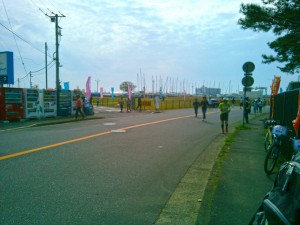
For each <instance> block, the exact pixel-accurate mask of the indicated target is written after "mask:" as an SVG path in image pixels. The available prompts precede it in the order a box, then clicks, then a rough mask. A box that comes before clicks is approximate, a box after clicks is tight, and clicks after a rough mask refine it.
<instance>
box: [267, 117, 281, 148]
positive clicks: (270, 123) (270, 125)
mask: <svg viewBox="0 0 300 225" xmlns="http://www.w3.org/2000/svg"><path fill="white" fill-rule="evenodd" d="M279 123H280V122H279V121H278V120H266V121H265V122H264V127H265V128H267V133H266V135H265V140H264V148H265V151H266V152H267V151H268V149H269V148H270V146H271V145H272V144H273V139H274V135H273V134H272V130H273V127H274V126H276V125H278V124H279Z"/></svg>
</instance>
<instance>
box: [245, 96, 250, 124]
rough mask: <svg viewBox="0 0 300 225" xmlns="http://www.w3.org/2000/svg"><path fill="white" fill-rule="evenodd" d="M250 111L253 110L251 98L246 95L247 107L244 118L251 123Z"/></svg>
mask: <svg viewBox="0 0 300 225" xmlns="http://www.w3.org/2000/svg"><path fill="white" fill-rule="evenodd" d="M250 112H251V104H250V101H249V98H248V97H246V98H245V108H244V119H245V121H246V123H249V118H248V115H249V113H250Z"/></svg>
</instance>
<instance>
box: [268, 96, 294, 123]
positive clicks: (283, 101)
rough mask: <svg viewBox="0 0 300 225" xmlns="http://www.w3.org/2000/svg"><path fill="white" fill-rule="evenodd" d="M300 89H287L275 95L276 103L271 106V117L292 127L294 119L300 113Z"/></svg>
mask: <svg viewBox="0 0 300 225" xmlns="http://www.w3.org/2000/svg"><path fill="white" fill-rule="evenodd" d="M298 95H299V90H293V91H287V92H283V93H280V94H277V95H275V96H274V103H273V104H274V105H273V106H271V112H270V117H271V118H272V108H273V119H275V120H279V121H280V122H281V124H282V125H285V126H289V127H292V121H293V120H294V119H296V117H297V113H298Z"/></svg>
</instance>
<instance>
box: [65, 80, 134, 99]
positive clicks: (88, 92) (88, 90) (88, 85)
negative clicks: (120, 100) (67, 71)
mask: <svg viewBox="0 0 300 225" xmlns="http://www.w3.org/2000/svg"><path fill="white" fill-rule="evenodd" d="M91 78H92V77H91V76H89V77H88V79H87V81H86V85H85V88H86V91H85V97H86V98H87V99H90V98H91V96H92V91H91ZM64 89H65V90H70V82H64ZM114 90H115V89H114V88H113V87H112V88H111V98H112V99H114V96H115V94H114ZM97 91H98V90H97ZM103 93H104V92H103V87H100V98H101V99H102V98H103ZM131 95H132V88H131V87H128V98H129V99H131Z"/></svg>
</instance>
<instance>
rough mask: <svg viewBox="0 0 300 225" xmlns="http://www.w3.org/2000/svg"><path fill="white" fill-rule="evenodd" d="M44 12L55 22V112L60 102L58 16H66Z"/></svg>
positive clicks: (59, 30)
mask: <svg viewBox="0 0 300 225" xmlns="http://www.w3.org/2000/svg"><path fill="white" fill-rule="evenodd" d="M40 10H41V9H40ZM48 10H49V9H48ZM41 11H42V10H41ZM49 11H50V10H49ZM42 12H43V11H42ZM50 12H51V11H50ZM43 13H44V12H43ZM44 14H45V15H46V16H48V17H49V18H50V21H51V22H53V23H55V49H56V50H55V58H54V60H55V61H56V92H57V104H56V105H57V112H59V102H60V101H59V92H60V89H61V87H60V80H59V67H60V63H59V51H58V50H59V42H58V36H62V35H61V29H62V28H61V27H60V26H58V18H62V17H66V16H65V15H63V14H61V13H60V15H58V14H55V13H54V12H51V15H48V14H47V13H44Z"/></svg>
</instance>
